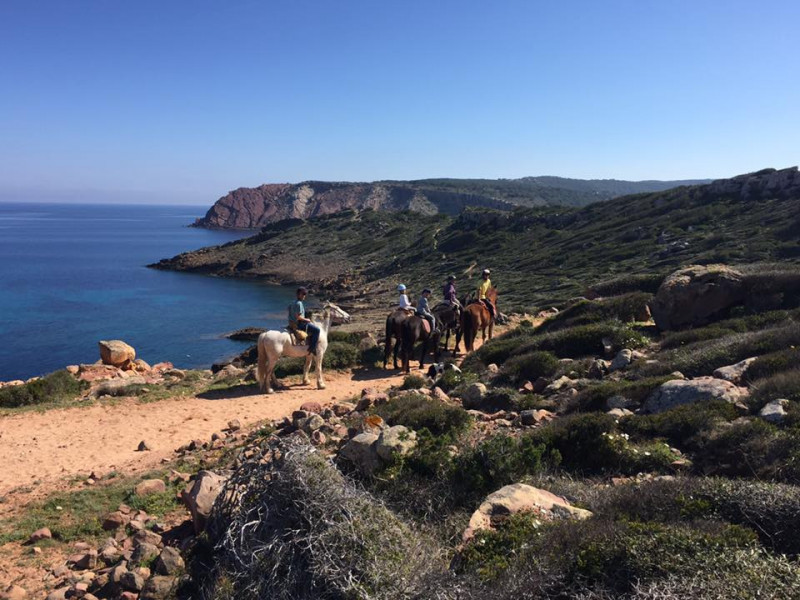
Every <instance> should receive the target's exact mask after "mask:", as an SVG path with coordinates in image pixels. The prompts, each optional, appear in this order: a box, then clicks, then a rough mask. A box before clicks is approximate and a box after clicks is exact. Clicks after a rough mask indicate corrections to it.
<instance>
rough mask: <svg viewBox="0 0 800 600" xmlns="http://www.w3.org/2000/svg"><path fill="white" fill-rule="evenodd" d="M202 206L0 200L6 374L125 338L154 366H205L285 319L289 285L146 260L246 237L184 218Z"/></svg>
mask: <svg viewBox="0 0 800 600" xmlns="http://www.w3.org/2000/svg"><path fill="white" fill-rule="evenodd" d="M206 209H207V207H202V206H152V205H145V206H143V205H135V206H134V205H112V204H108V205H97V204H92V205H88V204H87V205H75V204H69V205H67V204H10V203H9V204H7V203H0V381H5V380H10V379H26V378H28V377H31V376H33V375H40V374H43V373H48V372H51V371H53V370H56V369H60V368H63V367H64V366H66V365H69V364H78V363H89V362H94V361H95V360H97V359H98V357H99V354H98V350H97V341H98V340H101V339H122V340H125V341H126V342H128V343H129V344H131V345H132V346H133V347H134V348H136V351H137V355H138V356H139V357H141V358H143V359H144V360H146V361H147V362H149V363H151V364H153V363H156V362H159V361H164V360H168V361H171V362H173V363H174V364H175V365H176V366H178V367H203V366H208V365H210V364H211V363H212V362H214V361H215V360H217V359H219V358H222V357H225V356H228V355H231V354H234V353H236V352H237V351H241V350H242V349H243V348H244V347H246V344H243V343H241V342H233V341H230V340H227V339H225V338H223V337H222V335H223V334H225V333H226V332H229V331H232V330H234V329H238V328H241V327H246V326H261V327H274V326H277V325H281V324H282V323H283V321H284V320H285V314H286V305H287V304H288V303H289V302H290V300H291V298H292V296H293V292H292V290H291V289H285V288H281V287H278V286H274V285H267V284H262V283H258V282H252V281H238V280H230V279H220V278H214V277H208V276H203V275H193V274H186V273H172V272H166V271H156V270H153V269H147V268H145V265H147V264H150V263H153V262H157V261H158V260H160V259H162V258H166V257H170V256H174V255H175V254H179V253H181V252H185V251H187V250H194V249H196V248H200V247H202V246H209V245H217V244H222V243H225V242H229V241H232V240H234V239H237V238H240V237H243V236H245V235H248V234H247V233H245V232H228V231H208V230H204V229H194V228H189V227H187V225H188V224H189V223H191V222H193V221H194V219H195V218H197V217H199V216H202V215H203V214H204V213H205V211H206Z"/></svg>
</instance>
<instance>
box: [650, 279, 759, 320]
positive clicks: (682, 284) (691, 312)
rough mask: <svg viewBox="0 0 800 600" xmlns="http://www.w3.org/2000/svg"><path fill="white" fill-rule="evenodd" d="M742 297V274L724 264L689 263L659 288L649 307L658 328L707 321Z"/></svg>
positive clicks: (743, 293) (743, 292)
mask: <svg viewBox="0 0 800 600" xmlns="http://www.w3.org/2000/svg"><path fill="white" fill-rule="evenodd" d="M744 297H745V288H744V279H743V277H742V274H741V273H739V272H738V271H736V270H734V269H731V268H730V267H727V266H725V265H704V266H701V265H692V266H689V267H686V268H684V269H680V270H679V271H675V272H674V273H673V274H672V275H670V276H669V277H667V278H666V279H665V280H664V281H663V283H662V284H661V287H659V288H658V292H657V293H656V297H655V298H654V299H653V303H652V304H651V306H650V309H651V311H652V313H653V319H654V320H655V322H656V325H657V326H658V328H659V329H661V330H671V329H680V328H682V327H688V326H690V325H702V324H705V323H708V322H709V321H710V320H712V319H713V318H714V317H717V316H719V315H721V314H722V313H723V312H724V311H725V310H727V309H728V308H730V307H732V306H735V305H736V304H739V303H741V302H742V301H743V300H744Z"/></svg>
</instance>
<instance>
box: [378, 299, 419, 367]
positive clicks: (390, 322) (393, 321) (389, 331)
mask: <svg viewBox="0 0 800 600" xmlns="http://www.w3.org/2000/svg"><path fill="white" fill-rule="evenodd" d="M412 314H413V313H412V312H410V311H406V310H405V309H402V308H398V309H395V310H394V312H392V314H390V315H389V316H388V317H386V345H385V348H384V351H383V368H384V369H385V368H386V363H387V362H389V354H391V353H392V338H393V337H394V368H395V369H399V368H400V365H398V364H397V353H398V352H399V351H400V345H401V343H402V340H403V330H402V325H403V321H405V320H406V319H407V318H408V317H409V316H411V315H412Z"/></svg>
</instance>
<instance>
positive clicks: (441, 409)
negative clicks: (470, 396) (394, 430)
mask: <svg viewBox="0 0 800 600" xmlns="http://www.w3.org/2000/svg"><path fill="white" fill-rule="evenodd" d="M374 412H375V414H377V415H380V416H381V417H383V419H384V420H385V421H386V422H387V423H389V425H405V426H406V427H410V428H411V429H414V430H421V429H427V430H428V431H430V432H431V433H433V434H436V435H454V434H457V433H459V432H461V431H463V430H464V429H466V428H467V427H469V425H470V423H471V421H472V418H471V417H470V416H469V414H468V413H467V412H466V411H465V410H462V409H461V408H459V407H457V406H450V405H448V404H445V403H444V402H442V401H440V400H436V399H433V398H428V397H427V396H423V395H422V394H412V395H406V396H402V397H399V398H393V399H392V400H390V401H389V402H387V403H386V404H382V405H380V406H376V407H375V409H374Z"/></svg>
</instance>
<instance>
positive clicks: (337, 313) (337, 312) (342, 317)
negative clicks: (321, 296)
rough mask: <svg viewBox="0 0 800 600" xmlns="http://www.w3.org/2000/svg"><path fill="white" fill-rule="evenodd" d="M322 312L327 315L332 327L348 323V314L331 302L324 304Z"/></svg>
mask: <svg viewBox="0 0 800 600" xmlns="http://www.w3.org/2000/svg"><path fill="white" fill-rule="evenodd" d="M322 310H323V311H324V312H326V313H327V314H328V316H329V317H330V319H331V323H333V324H334V325H341V324H342V323H349V322H350V314H349V313H348V312H347V311H345V310H343V309H342V308H340V307H338V306H336V305H335V304H334V303H333V302H326V303H325V306H323V307H322Z"/></svg>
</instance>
